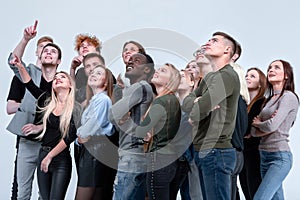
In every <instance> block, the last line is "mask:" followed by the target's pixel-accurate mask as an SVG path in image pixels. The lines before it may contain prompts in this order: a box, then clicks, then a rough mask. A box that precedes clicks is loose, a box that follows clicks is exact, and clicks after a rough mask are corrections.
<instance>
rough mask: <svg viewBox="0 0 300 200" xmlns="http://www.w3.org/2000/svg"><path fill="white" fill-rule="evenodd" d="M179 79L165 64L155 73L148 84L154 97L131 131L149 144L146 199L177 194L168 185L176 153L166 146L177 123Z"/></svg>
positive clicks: (178, 113)
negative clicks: (154, 89)
mask: <svg viewBox="0 0 300 200" xmlns="http://www.w3.org/2000/svg"><path fill="white" fill-rule="evenodd" d="M180 78H181V76H180V73H179V71H178V70H177V69H176V68H175V67H174V66H173V65H172V64H169V63H166V64H165V65H163V66H162V67H160V68H159V69H158V70H156V72H155V73H154V75H153V78H152V80H151V82H152V83H153V84H154V86H155V88H156V91H157V94H158V95H157V96H156V98H155V99H154V100H153V102H152V104H151V106H150V108H149V110H148V112H147V114H146V116H145V119H144V120H143V122H142V123H141V126H138V127H137V128H136V130H135V133H136V134H137V136H140V137H145V138H144V140H145V141H146V142H149V148H148V149H147V153H148V155H149V156H150V164H149V165H148V166H149V167H150V168H149V169H148V171H149V172H148V173H147V180H146V181H147V191H148V196H149V199H173V198H174V197H176V195H177V190H175V191H174V190H173V188H172V185H171V181H172V180H173V179H174V177H175V175H176V169H177V167H178V161H177V153H176V152H177V151H176V149H175V148H174V146H171V145H169V143H170V142H171V141H172V139H173V138H174V137H175V135H176V133H177V131H178V128H179V124H180V118H181V110H180V103H179V101H178V99H177V97H176V96H175V92H176V90H177V88H178V85H179V83H180ZM147 135H148V136H147ZM150 138H151V139H150Z"/></svg>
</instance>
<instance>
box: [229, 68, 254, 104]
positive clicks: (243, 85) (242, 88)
mask: <svg viewBox="0 0 300 200" xmlns="http://www.w3.org/2000/svg"><path fill="white" fill-rule="evenodd" d="M230 65H231V66H232V67H233V69H234V71H235V72H236V73H237V74H238V76H239V80H240V95H241V96H242V97H243V99H244V100H245V101H246V103H247V105H248V104H249V103H250V95H249V91H248V86H247V82H246V79H245V76H246V73H245V71H244V70H243V68H242V67H241V66H240V65H238V64H236V63H231V64H230Z"/></svg>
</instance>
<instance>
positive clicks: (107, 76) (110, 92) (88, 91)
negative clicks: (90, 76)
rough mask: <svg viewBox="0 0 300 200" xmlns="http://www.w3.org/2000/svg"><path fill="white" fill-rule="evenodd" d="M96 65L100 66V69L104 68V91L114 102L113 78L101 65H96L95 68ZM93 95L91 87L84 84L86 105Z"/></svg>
mask: <svg viewBox="0 0 300 200" xmlns="http://www.w3.org/2000/svg"><path fill="white" fill-rule="evenodd" d="M97 67H101V68H102V69H104V70H105V84H106V87H105V91H106V92H107V96H108V97H109V98H110V99H111V101H112V102H114V100H113V87H114V80H113V75H112V72H111V71H110V70H109V69H107V68H106V67H104V66H102V65H97V66H96V67H95V69H96V68H97ZM93 95H94V94H93V91H92V88H91V87H90V86H89V85H86V101H87V105H86V107H87V106H88V105H89V101H90V100H91V98H92V96H93Z"/></svg>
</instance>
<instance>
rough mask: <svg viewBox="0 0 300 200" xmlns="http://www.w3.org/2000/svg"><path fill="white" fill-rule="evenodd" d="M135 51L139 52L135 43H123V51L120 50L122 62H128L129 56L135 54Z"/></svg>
mask: <svg viewBox="0 0 300 200" xmlns="http://www.w3.org/2000/svg"><path fill="white" fill-rule="evenodd" d="M136 53H139V48H138V46H136V45H135V44H133V43H128V44H126V45H125V47H124V49H123V52H122V58H123V62H124V63H125V64H127V63H128V61H129V59H130V57H131V56H132V55H133V54H136Z"/></svg>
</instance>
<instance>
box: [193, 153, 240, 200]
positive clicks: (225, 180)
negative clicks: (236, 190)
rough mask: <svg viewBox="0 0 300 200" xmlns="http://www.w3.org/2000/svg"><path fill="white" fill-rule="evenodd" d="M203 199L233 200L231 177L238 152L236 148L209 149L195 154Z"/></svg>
mask: <svg viewBox="0 0 300 200" xmlns="http://www.w3.org/2000/svg"><path fill="white" fill-rule="evenodd" d="M195 162H196V165H197V166H198V169H199V177H200V184H201V189H202V194H203V199H205V200H206V199H207V200H210V199H216V200H220V199H226V200H230V199H231V175H232V173H233V170H234V167H235V162H236V152H235V149H234V148H225V149H208V150H202V151H199V152H198V151H196V152H195Z"/></svg>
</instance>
